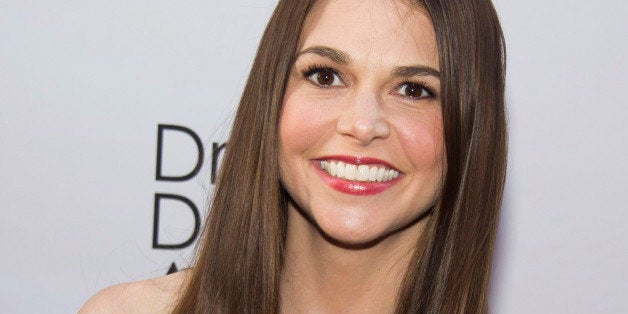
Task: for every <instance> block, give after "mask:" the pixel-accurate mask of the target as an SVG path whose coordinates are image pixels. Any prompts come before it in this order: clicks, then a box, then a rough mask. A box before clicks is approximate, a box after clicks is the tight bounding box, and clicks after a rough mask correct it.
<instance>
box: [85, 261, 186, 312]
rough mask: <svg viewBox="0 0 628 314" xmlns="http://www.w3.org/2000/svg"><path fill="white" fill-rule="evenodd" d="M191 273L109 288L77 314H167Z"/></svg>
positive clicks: (178, 273)
mask: <svg viewBox="0 0 628 314" xmlns="http://www.w3.org/2000/svg"><path fill="white" fill-rule="evenodd" d="M189 273H190V270H182V271H179V272H177V273H174V274H171V275H168V276H163V277H158V278H153V279H148V280H142V281H137V282H130V283H124V284H119V285H115V286H111V287H108V288H106V289H103V290H101V291H100V292H98V293H96V295H94V296H93V297H92V298H91V299H89V300H88V301H87V303H85V305H83V307H82V308H81V309H80V310H79V313H81V314H83V313H85V314H87V313H169V312H171V311H172V309H173V308H174V305H175V303H176V301H177V298H178V297H179V293H180V292H181V290H182V289H183V287H184V286H185V284H186V283H187V278H188V275H189Z"/></svg>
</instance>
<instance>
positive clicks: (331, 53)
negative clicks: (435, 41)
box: [296, 46, 440, 79]
mask: <svg viewBox="0 0 628 314" xmlns="http://www.w3.org/2000/svg"><path fill="white" fill-rule="evenodd" d="M308 53H313V54H317V55H319V56H321V57H325V58H328V59H330V60H331V61H333V62H335V63H339V64H349V63H351V57H349V54H348V53H346V52H344V51H341V50H337V49H334V48H330V47H326V46H312V47H309V48H306V49H303V50H302V51H300V52H299V53H298V54H297V56H296V58H297V59H298V58H299V57H301V56H302V55H304V54H308ZM391 73H392V75H393V76H397V77H412V76H433V77H435V78H437V79H440V72H439V71H438V70H436V69H434V68H432V67H428V66H424V65H414V66H400V67H396V68H394V69H393V70H392V72H391Z"/></svg>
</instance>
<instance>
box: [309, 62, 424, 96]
mask: <svg viewBox="0 0 628 314" xmlns="http://www.w3.org/2000/svg"><path fill="white" fill-rule="evenodd" d="M323 71H329V72H331V73H332V74H333V75H334V76H336V77H338V79H339V80H340V81H341V82H342V83H344V80H343V78H342V76H341V75H340V73H338V71H336V70H335V69H334V68H332V67H329V66H325V65H322V64H313V65H310V66H309V67H307V69H306V70H305V71H303V72H302V74H303V77H304V78H305V79H306V80H308V81H310V82H311V83H312V84H315V85H316V86H318V87H321V88H332V87H335V86H333V85H322V84H319V83H316V82H314V81H312V79H311V76H312V75H314V74H316V73H320V72H323ZM410 85H416V86H417V87H418V88H420V89H422V90H425V92H426V93H427V96H425V97H412V96H407V95H403V94H399V95H401V96H402V97H404V98H406V99H409V100H422V99H432V98H436V92H435V91H434V89H432V88H430V87H428V86H427V84H425V83H423V82H413V81H404V82H402V83H401V84H399V85H397V87H396V88H395V92H396V91H398V90H399V89H400V88H402V87H404V86H406V88H407V87H408V86H410ZM421 94H422V93H421Z"/></svg>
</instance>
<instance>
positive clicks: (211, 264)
mask: <svg viewBox="0 0 628 314" xmlns="http://www.w3.org/2000/svg"><path fill="white" fill-rule="evenodd" d="M503 51H504V45H503V39H502V34H501V29H500V26H499V23H498V20H497V16H496V14H495V11H494V8H493V6H492V4H491V3H490V1H488V0H468V1H446V0H425V1H421V2H419V1H414V2H411V1H403V0H369V1H356V0H319V1H305V0H299V1H280V2H279V4H278V6H277V8H276V10H275V12H274V14H273V16H272V18H271V20H270V22H269V24H268V27H267V29H266V32H265V34H264V36H263V38H262V40H261V44H260V47H259V50H258V52H257V56H256V59H255V62H254V65H253V68H252V70H251V73H250V76H249V80H248V83H247V85H246V87H245V90H244V92H243V96H242V100H241V102H240V106H239V108H238V112H237V114H236V118H235V122H234V126H233V130H232V134H231V137H230V142H229V148H228V150H227V152H226V154H225V156H224V159H223V165H222V168H221V172H220V176H219V180H218V184H217V186H216V191H215V198H214V200H213V203H212V206H211V211H210V213H209V216H208V220H207V222H206V226H205V229H204V235H203V239H204V240H203V241H202V244H201V246H200V247H199V251H198V252H197V259H196V263H195V266H194V267H193V268H191V269H189V270H186V271H183V272H180V273H178V274H175V275H171V276H167V277H164V278H160V279H153V280H150V281H145V282H139V283H132V284H126V285H121V286H117V287H112V288H109V289H106V290H104V291H103V292H101V293H99V294H98V295H97V296H96V297H94V298H93V299H92V300H91V301H90V302H88V304H86V306H85V307H84V310H85V311H86V312H88V311H89V310H94V309H113V310H116V309H121V308H126V309H128V310H131V311H133V310H138V311H139V310H142V311H147V312H158V311H163V312H170V311H174V312H177V313H207V312H209V313H223V312H224V313H275V312H286V313H292V312H339V313H340V312H342V313H345V312H349V313H351V312H355V313H368V312H372V313H386V312H398V313H424V312H430V313H454V312H468V313H485V312H487V310H488V303H487V302H488V301H487V293H488V282H489V270H490V263H491V255H492V246H493V242H494V238H495V231H496V227H497V218H498V211H499V206H500V202H501V195H502V189H503V181H504V176H505V165H506V135H505V133H506V131H505V114H504V104H503V102H504V67H503V62H504V55H503V53H504V52H503Z"/></svg>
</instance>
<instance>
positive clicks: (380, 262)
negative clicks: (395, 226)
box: [281, 206, 427, 313]
mask: <svg viewBox="0 0 628 314" xmlns="http://www.w3.org/2000/svg"><path fill="white" fill-rule="evenodd" d="M426 222H427V219H423V220H421V221H418V222H416V223H415V225H413V226H410V227H409V228H406V229H404V230H402V231H400V232H397V233H394V234H392V235H389V236H387V237H386V238H385V239H382V240H381V241H378V242H377V243H376V244H373V245H369V246H365V247H362V248H358V249H356V248H347V247H343V246H341V245H338V244H337V243H333V241H330V240H329V239H328V238H326V237H325V236H323V235H322V234H321V232H320V231H319V230H318V229H317V228H316V227H315V226H313V225H312V223H310V222H309V221H308V220H307V219H306V218H305V217H303V215H302V214H301V213H300V212H299V211H298V210H296V209H295V208H294V207H292V206H289V209H288V230H287V236H286V243H285V251H284V252H285V255H284V267H283V271H282V278H281V300H282V310H283V312H284V313H294V312H298V313H301V312H314V313H318V312H322V313H390V312H393V311H394V308H395V304H396V300H397V294H398V291H399V288H400V286H401V282H402V280H403V277H404V275H405V272H406V269H407V267H408V263H409V261H410V259H411V257H412V254H413V253H414V247H415V244H416V242H417V239H418V236H419V235H420V234H421V232H422V231H423V229H424V227H425V223H426Z"/></svg>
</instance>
